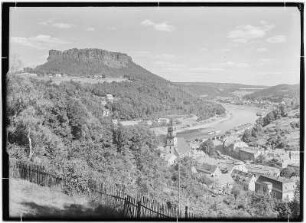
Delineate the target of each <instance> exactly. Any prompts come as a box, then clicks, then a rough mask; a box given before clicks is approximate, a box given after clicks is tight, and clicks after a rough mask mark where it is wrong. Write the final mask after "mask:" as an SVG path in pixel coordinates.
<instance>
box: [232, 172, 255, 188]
mask: <svg viewBox="0 0 306 223" xmlns="http://www.w3.org/2000/svg"><path fill="white" fill-rule="evenodd" d="M231 177H232V178H233V180H234V181H235V182H236V183H237V184H239V185H241V186H242V187H243V189H244V190H250V191H255V182H256V177H255V176H254V174H252V173H246V172H243V171H240V170H233V172H232V174H231Z"/></svg>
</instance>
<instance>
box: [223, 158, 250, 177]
mask: <svg viewBox="0 0 306 223" xmlns="http://www.w3.org/2000/svg"><path fill="white" fill-rule="evenodd" d="M221 165H222V168H220V169H221V172H222V173H229V174H231V173H232V172H233V171H234V170H239V171H242V172H246V173H247V172H248V169H247V168H246V165H245V164H244V163H238V162H235V161H232V160H228V161H227V162H222V163H221Z"/></svg>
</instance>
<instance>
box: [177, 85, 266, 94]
mask: <svg viewBox="0 0 306 223" xmlns="http://www.w3.org/2000/svg"><path fill="white" fill-rule="evenodd" d="M175 85H177V86H180V87H182V88H183V89H184V90H186V91H188V92H190V93H192V94H193V95H196V96H206V97H211V98H214V97H216V96H221V97H229V96H234V94H233V93H234V92H235V91H239V90H244V91H250V92H254V91H258V90H261V89H263V88H266V86H257V85H245V84H235V83H210V82H200V83H196V82H176V83H175Z"/></svg>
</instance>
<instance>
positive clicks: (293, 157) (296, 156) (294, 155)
mask: <svg viewBox="0 0 306 223" xmlns="http://www.w3.org/2000/svg"><path fill="white" fill-rule="evenodd" d="M288 154H289V158H290V161H291V163H294V164H299V163H300V154H301V152H300V151H289V152H288Z"/></svg>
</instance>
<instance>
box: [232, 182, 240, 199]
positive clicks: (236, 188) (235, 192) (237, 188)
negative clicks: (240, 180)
mask: <svg viewBox="0 0 306 223" xmlns="http://www.w3.org/2000/svg"><path fill="white" fill-rule="evenodd" d="M241 190H242V188H241V187H240V186H238V185H237V184H235V185H234V186H233V188H232V191H231V194H233V195H234V198H235V201H236V200H237V197H238V196H239V195H240V193H241Z"/></svg>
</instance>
